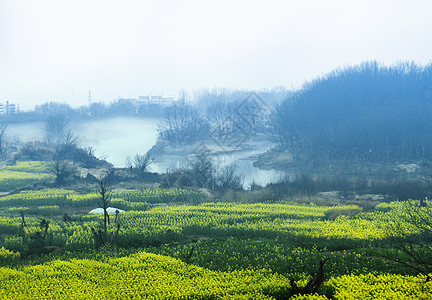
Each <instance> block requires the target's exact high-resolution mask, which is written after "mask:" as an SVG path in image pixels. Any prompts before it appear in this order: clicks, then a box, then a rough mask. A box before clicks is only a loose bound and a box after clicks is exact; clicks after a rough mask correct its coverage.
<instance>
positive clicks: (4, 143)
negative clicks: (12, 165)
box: [0, 123, 7, 157]
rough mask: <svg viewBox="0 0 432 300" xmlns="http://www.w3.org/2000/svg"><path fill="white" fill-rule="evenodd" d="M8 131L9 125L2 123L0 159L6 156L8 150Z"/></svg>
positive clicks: (0, 127) (0, 126)
mask: <svg viewBox="0 0 432 300" xmlns="http://www.w3.org/2000/svg"><path fill="white" fill-rule="evenodd" d="M6 129H7V124H6V123H1V124H0V157H2V156H3V155H5V154H6V149H7V140H6Z"/></svg>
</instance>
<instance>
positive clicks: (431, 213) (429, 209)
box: [387, 200, 432, 275]
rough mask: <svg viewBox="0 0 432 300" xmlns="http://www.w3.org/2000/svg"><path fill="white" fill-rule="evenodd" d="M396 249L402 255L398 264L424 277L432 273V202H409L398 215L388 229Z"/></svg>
mask: <svg viewBox="0 0 432 300" xmlns="http://www.w3.org/2000/svg"><path fill="white" fill-rule="evenodd" d="M387 235H388V238H389V240H390V242H391V245H392V248H393V249H397V250H398V251H399V254H402V255H399V256H400V257H399V258H396V259H395V258H394V255H393V254H392V255H391V257H387V258H390V259H391V260H395V261H396V262H398V263H401V264H403V265H405V266H408V267H410V268H412V269H414V270H416V271H418V272H420V273H423V274H426V275H427V274H430V273H431V272H432V205H431V202H430V201H413V200H409V201H406V202H404V203H403V205H402V207H401V208H400V209H399V211H397V213H396V216H395V217H394V218H393V222H392V223H391V224H389V226H388V228H387Z"/></svg>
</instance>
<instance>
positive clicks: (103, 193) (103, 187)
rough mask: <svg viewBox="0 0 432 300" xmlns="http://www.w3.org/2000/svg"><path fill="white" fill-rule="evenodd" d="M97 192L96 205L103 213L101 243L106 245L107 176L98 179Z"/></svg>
mask: <svg viewBox="0 0 432 300" xmlns="http://www.w3.org/2000/svg"><path fill="white" fill-rule="evenodd" d="M97 192H98V194H99V202H98V205H99V207H100V208H102V209H103V212H104V224H103V243H104V244H106V243H107V242H108V232H107V228H108V224H109V215H108V207H109V206H110V204H111V184H110V183H109V181H108V178H107V176H105V177H100V178H99V180H98V191H97Z"/></svg>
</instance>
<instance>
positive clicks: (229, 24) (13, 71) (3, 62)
mask: <svg viewBox="0 0 432 300" xmlns="http://www.w3.org/2000/svg"><path fill="white" fill-rule="evenodd" d="M431 11H432V1H429V0H424V1H423V0H422V1H420V0H411V1H398V0H396V1H394V0H393V1H387V0H379V1H378V0H362V1H347V0H341V1H339V0H338V1H335V0H330V1H327V0H326V1H322V0H313V1H311V0H299V1H289V0H285V1H273V0H266V1H264V0H262V1H254V0H252V1H251V0H249V1H243V0H229V1H225V0H218V1H208V0H196V1H195V0H190V1H189V0H187V1H169V0H156V1H153V0H150V1H144V0H136V1H134V0H118V1H110V0H103V1H99V0H73V1H72V0H69V1H65V0H38V1H34V0H0V103H2V102H5V101H6V100H8V101H10V102H13V103H18V104H20V105H21V107H22V108H23V109H30V108H32V107H33V106H34V105H38V104H41V103H44V102H48V101H56V102H65V103H69V104H70V105H71V106H73V107H78V106H80V105H86V104H87V103H88V93H89V90H91V93H92V100H93V101H103V102H106V103H110V102H112V101H114V100H116V99H118V98H119V97H122V98H135V97H138V96H143V95H163V96H171V95H173V96H176V95H178V92H179V91H180V90H183V89H184V90H187V91H188V92H189V93H190V94H193V91H194V90H199V89H202V88H215V87H216V88H232V89H237V88H238V89H252V90H260V89H272V88H274V87H276V86H285V87H287V88H288V89H297V88H299V87H301V85H302V84H303V83H304V82H306V81H308V80H312V79H314V78H316V77H317V76H321V75H324V74H325V73H327V72H330V71H331V70H333V69H335V68H337V67H343V66H347V65H354V64H358V63H361V62H362V61H366V60H377V61H379V62H382V63H385V64H394V63H397V62H398V61H401V60H409V61H414V62H416V63H418V64H428V63H430V62H431V61H432V58H431V56H432V38H431V32H432V18H431V17H430V12H431Z"/></svg>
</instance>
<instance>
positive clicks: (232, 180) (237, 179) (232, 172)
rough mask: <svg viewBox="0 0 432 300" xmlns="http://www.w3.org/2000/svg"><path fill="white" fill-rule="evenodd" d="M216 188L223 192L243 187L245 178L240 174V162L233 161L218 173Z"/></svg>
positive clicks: (238, 189)
mask: <svg viewBox="0 0 432 300" xmlns="http://www.w3.org/2000/svg"><path fill="white" fill-rule="evenodd" d="M216 189H218V190H219V191H221V192H226V191H228V190H233V191H240V190H242V189H243V178H242V176H241V175H239V174H238V164H237V163H232V164H229V165H227V166H225V167H223V168H222V169H221V170H219V171H218V172H217V174H216Z"/></svg>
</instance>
